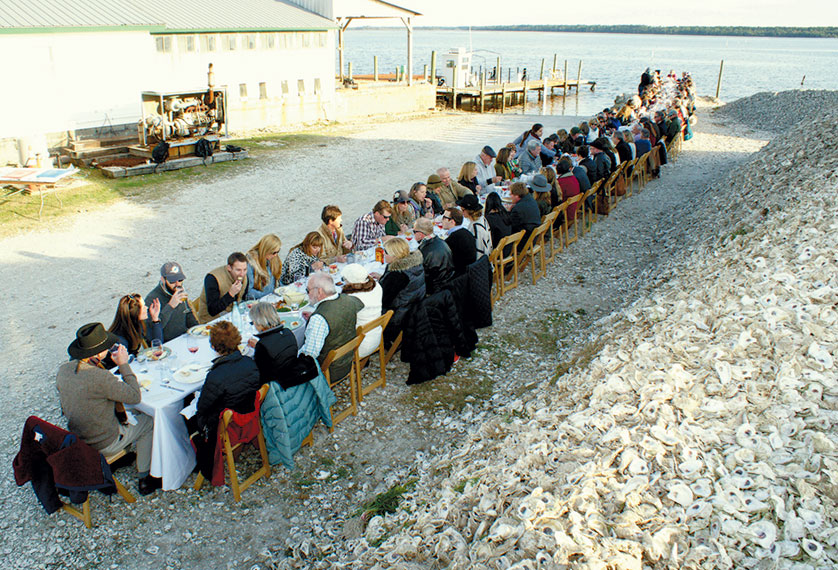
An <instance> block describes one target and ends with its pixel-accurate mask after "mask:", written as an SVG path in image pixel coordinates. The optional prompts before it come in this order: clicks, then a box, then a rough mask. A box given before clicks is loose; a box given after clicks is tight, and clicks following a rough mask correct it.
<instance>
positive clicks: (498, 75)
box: [495, 56, 803, 85]
mask: <svg viewBox="0 0 838 570" xmlns="http://www.w3.org/2000/svg"><path fill="white" fill-rule="evenodd" d="M496 70H497V71H495V83H503V70H502V69H501V68H500V56H498V63H497V67H496ZM801 85H803V84H802V83H801Z"/></svg>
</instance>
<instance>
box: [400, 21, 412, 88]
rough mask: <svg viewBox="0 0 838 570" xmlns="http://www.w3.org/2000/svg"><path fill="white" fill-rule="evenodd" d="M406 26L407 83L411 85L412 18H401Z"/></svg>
mask: <svg viewBox="0 0 838 570" xmlns="http://www.w3.org/2000/svg"><path fill="white" fill-rule="evenodd" d="M402 22H403V23H404V26H405V27H406V28H407V69H406V70H405V71H406V72H407V85H408V86H410V85H413V21H412V18H402Z"/></svg>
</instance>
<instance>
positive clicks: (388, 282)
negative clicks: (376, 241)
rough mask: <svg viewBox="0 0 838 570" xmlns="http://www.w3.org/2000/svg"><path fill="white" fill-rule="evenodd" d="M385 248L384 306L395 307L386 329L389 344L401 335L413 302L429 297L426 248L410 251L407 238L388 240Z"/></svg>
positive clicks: (382, 285) (382, 283) (382, 280)
mask: <svg viewBox="0 0 838 570" xmlns="http://www.w3.org/2000/svg"><path fill="white" fill-rule="evenodd" d="M384 251H385V254H384V260H385V261H386V262H387V269H386V270H385V271H384V275H382V276H381V279H379V285H381V289H382V299H381V307H382V310H383V311H389V310H392V311H393V316H392V317H391V318H390V322H389V323H387V328H386V329H384V344H385V346H388V347H389V346H390V345H391V344H392V343H393V341H394V340H395V339H396V337H397V336H399V332H401V330H402V326H403V322H404V317H405V315H406V314H407V312H408V310H409V308H410V306H411V305H412V304H413V303H415V302H417V301H421V300H422V299H424V298H425V269H424V267H423V266H422V252H420V251H418V250H417V251H410V247H409V246H408V244H407V241H405V240H404V239H402V238H393V239H391V240H389V241H387V242H385V243H384Z"/></svg>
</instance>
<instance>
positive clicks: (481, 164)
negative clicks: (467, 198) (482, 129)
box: [474, 145, 502, 188]
mask: <svg viewBox="0 0 838 570" xmlns="http://www.w3.org/2000/svg"><path fill="white" fill-rule="evenodd" d="M495 157H497V153H496V152H495V149H493V148H492V147H490V146H488V145H487V146H484V147H483V149H482V150H481V151H480V154H478V155H477V158H475V159H474V163H475V164H477V183H478V184H479V185H480V186H481V187H483V188H486V187H487V186H488V185H489V184H495V183H497V182H500V181H501V180H502V178H501V177H500V176H498V175H497V173H496V172H495V167H494V166H492V161H493V160H495Z"/></svg>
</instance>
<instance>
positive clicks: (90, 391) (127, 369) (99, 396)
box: [55, 323, 162, 495]
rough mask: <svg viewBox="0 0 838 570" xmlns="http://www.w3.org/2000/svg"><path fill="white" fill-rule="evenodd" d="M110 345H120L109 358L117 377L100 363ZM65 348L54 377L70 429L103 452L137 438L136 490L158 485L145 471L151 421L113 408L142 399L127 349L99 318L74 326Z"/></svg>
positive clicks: (143, 492)
mask: <svg viewBox="0 0 838 570" xmlns="http://www.w3.org/2000/svg"><path fill="white" fill-rule="evenodd" d="M114 345H118V348H117V350H116V353H115V354H113V355H112V358H113V361H114V363H115V364H116V365H117V366H118V373H119V375H120V376H121V379H120V378H117V377H116V376H114V375H113V374H112V373H111V372H109V371H107V370H105V369H104V367H103V365H102V362H103V361H104V359H105V357H106V356H107V355H108V349H110V348H111V347H113V346H114ZM67 353H68V354H69V355H70V361H69V362H65V363H64V364H62V365H61V366H60V367H59V368H58V374H57V375H56V379H55V383H56V386H57V388H58V398H59V401H60V402H61V411H62V412H63V413H64V416H65V417H66V418H67V428H68V429H69V431H71V432H73V433H74V434H76V435H77V436H79V437H80V438H81V439H82V441H84V442H85V443H87V444H88V445H90V446H92V447H93V448H94V449H96V450H97V451H99V453H101V454H102V455H104V456H106V457H107V456H110V455H115V454H116V453H118V452H120V451H122V450H123V449H125V448H127V447H128V446H129V445H131V444H132V443H134V444H136V448H137V454H136V457H137V471H138V472H139V475H140V479H139V482H138V488H139V491H140V494H141V495H148V494H149V493H151V492H153V491H154V490H155V489H159V488H160V487H161V486H162V480H161V479H159V478H157V477H151V476H150V475H149V470H150V469H151V442H152V437H153V431H154V421H153V420H152V419H151V418H150V417H149V416H147V415H145V414H140V413H137V414H136V415H135V419H136V423H133V424H130V423H128V422H127V421H120V420H119V419H117V412H119V413H120V414H124V410H125V408H124V407H123V406H124V404H129V405H130V404H139V403H140V400H141V399H142V396H141V392H140V385H139V383H138V382H137V376H136V375H135V374H134V372H133V371H132V370H131V366H129V364H128V356H129V355H128V349H127V348H125V345H122V344H119V339H118V338H117V336H116V335H115V334H113V333H111V332H107V331H106V330H105V327H103V326H102V324H101V323H89V324H86V325H84V326H82V327H81V328H79V329H78V331H76V339H75V340H74V341H73V342H72V343H70V346H68V347H67ZM123 417H124V416H123Z"/></svg>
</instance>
